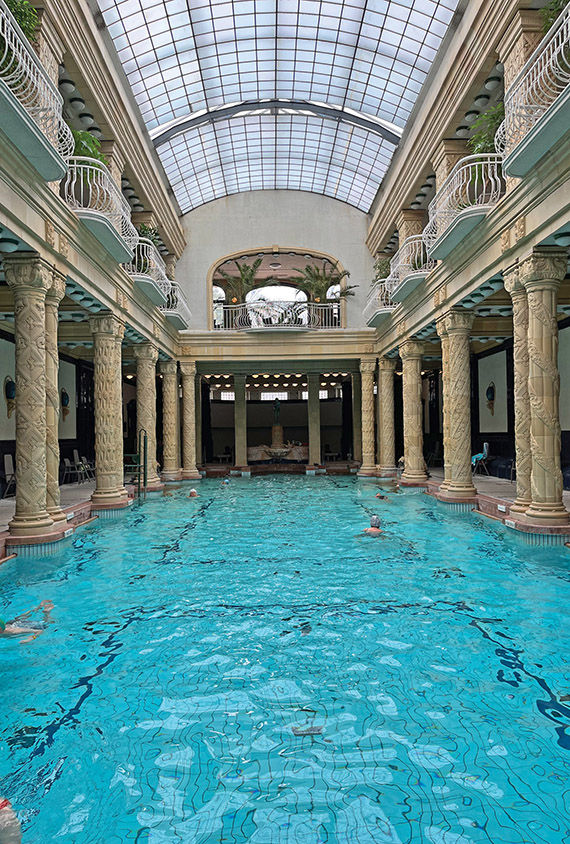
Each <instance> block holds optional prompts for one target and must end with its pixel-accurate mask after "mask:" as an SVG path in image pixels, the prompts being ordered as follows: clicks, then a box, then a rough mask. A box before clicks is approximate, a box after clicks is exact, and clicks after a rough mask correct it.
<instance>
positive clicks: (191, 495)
mask: <svg viewBox="0 0 570 844" xmlns="http://www.w3.org/2000/svg"><path fill="white" fill-rule="evenodd" d="M188 498H198V493H197V492H196V490H195V489H191V490H190V492H189V494H188Z"/></svg>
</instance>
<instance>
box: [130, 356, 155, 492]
mask: <svg viewBox="0 0 570 844" xmlns="http://www.w3.org/2000/svg"><path fill="white" fill-rule="evenodd" d="M134 355H135V358H136V361H137V436H138V433H139V431H141V430H142V429H144V430H145V431H146V435H147V486H146V488H147V489H148V490H151V491H152V490H153V489H159V488H160V487H161V483H160V478H159V477H158V474H157V471H156V362H157V360H158V349H157V348H156V346H153V345H152V343H141V345H140V346H135V347H134Z"/></svg>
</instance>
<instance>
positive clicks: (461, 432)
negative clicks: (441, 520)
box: [441, 310, 477, 500]
mask: <svg viewBox="0 0 570 844" xmlns="http://www.w3.org/2000/svg"><path fill="white" fill-rule="evenodd" d="M472 325H473V314H472V313H471V312H470V311H465V310H451V311H449V312H448V313H447V314H446V315H445V329H446V333H447V342H448V343H449V351H448V355H449V360H448V369H449V380H448V383H447V386H446V400H447V404H448V414H447V415H448V442H449V443H450V445H451V455H450V461H449V462H450V478H449V483H448V484H447V486H446V488H445V489H444V490H442V491H441V494H442V497H444V498H452V499H454V500H455V499H469V498H474V497H475V496H476V494H477V490H476V489H475V487H474V486H473V473H472V471H471V368H470V332H471V326H472Z"/></svg>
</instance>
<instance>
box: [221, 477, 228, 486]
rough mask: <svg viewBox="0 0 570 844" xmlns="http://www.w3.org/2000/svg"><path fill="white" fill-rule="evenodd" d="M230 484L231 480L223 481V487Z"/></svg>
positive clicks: (225, 479)
mask: <svg viewBox="0 0 570 844" xmlns="http://www.w3.org/2000/svg"><path fill="white" fill-rule="evenodd" d="M229 482H230V480H229V478H224V479H223V481H222V486H227V485H228V484H229Z"/></svg>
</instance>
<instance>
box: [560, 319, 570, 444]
mask: <svg viewBox="0 0 570 844" xmlns="http://www.w3.org/2000/svg"><path fill="white" fill-rule="evenodd" d="M558 369H559V370H560V427H561V428H562V430H563V431H569V430H570V326H569V327H568V328H563V329H562V331H561V332H560V340H559V346H558Z"/></svg>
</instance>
